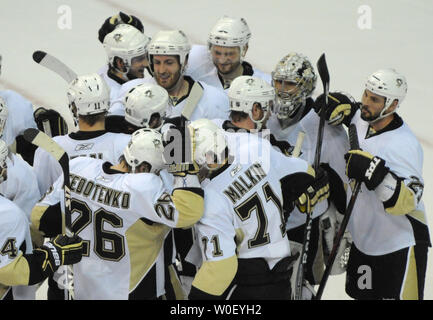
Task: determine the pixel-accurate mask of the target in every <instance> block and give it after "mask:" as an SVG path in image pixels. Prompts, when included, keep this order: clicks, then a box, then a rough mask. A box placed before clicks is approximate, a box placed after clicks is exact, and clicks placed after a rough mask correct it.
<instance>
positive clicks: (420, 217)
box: [408, 210, 427, 224]
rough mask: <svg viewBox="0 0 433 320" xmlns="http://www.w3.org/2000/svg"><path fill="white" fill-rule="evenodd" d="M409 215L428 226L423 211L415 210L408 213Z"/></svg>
mask: <svg viewBox="0 0 433 320" xmlns="http://www.w3.org/2000/svg"><path fill="white" fill-rule="evenodd" d="M408 215H409V216H411V217H412V218H414V219H416V220H418V221H419V222H421V223H423V224H427V220H426V217H425V214H424V212H423V211H421V210H413V211H412V212H410V213H408Z"/></svg>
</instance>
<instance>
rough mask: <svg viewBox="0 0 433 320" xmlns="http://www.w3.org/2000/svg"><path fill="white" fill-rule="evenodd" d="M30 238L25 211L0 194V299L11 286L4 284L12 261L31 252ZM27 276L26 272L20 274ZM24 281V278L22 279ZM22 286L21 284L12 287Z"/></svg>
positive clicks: (10, 279)
mask: <svg viewBox="0 0 433 320" xmlns="http://www.w3.org/2000/svg"><path fill="white" fill-rule="evenodd" d="M32 251H33V246H32V239H31V236H30V228H29V221H28V220H27V218H26V215H25V213H24V212H23V211H22V210H21V209H20V208H18V206H17V205H15V204H14V203H13V202H12V201H10V200H8V199H6V198H5V197H3V196H0V300H1V299H4V298H5V296H6V295H7V294H8V292H9V290H11V287H9V286H7V285H5V284H9V283H10V281H17V280H18V279H12V277H11V275H10V273H9V272H8V271H6V270H7V269H9V270H10V267H11V266H13V263H14V262H16V261H17V259H18V258H19V257H21V256H22V255H23V254H24V253H25V254H29V253H32ZM22 276H23V277H26V276H27V277H28V274H27V275H26V274H24V273H23V275H22ZM22 282H25V279H22ZM15 288H17V289H18V288H23V286H18V287H14V289H15Z"/></svg>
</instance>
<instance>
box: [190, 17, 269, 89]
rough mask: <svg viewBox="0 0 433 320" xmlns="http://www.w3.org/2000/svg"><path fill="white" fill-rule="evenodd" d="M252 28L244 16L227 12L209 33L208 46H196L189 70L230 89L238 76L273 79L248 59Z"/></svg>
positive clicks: (197, 75) (200, 79)
mask: <svg viewBox="0 0 433 320" xmlns="http://www.w3.org/2000/svg"><path fill="white" fill-rule="evenodd" d="M250 38H251V31H250V29H249V27H248V24H247V22H246V21H245V19H244V18H232V17H228V16H224V17H222V18H220V19H219V20H218V21H217V23H216V24H215V25H214V26H213V28H212V30H211V31H210V33H209V39H208V47H207V48H206V47H205V46H193V49H192V50H191V55H190V63H189V65H188V68H187V70H186V74H188V75H190V76H191V77H192V78H194V79H196V80H198V81H203V82H205V83H206V84H209V85H211V86H214V87H217V88H219V89H221V90H227V89H228V88H229V87H230V84H231V82H232V81H233V79H235V78H236V77H238V76H241V75H245V76H255V77H259V78H262V79H264V80H266V82H268V83H269V84H270V83H271V76H270V75H269V74H266V73H263V72H262V71H260V70H257V69H256V68H254V67H253V66H252V65H251V64H250V63H248V62H246V61H244V58H245V55H246V53H247V50H248V42H249V40H250Z"/></svg>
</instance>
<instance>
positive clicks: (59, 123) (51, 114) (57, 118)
mask: <svg viewBox="0 0 433 320" xmlns="http://www.w3.org/2000/svg"><path fill="white" fill-rule="evenodd" d="M33 117H34V118H35V122H36V125H37V126H38V129H39V130H41V131H43V132H45V133H46V134H47V135H49V136H50V137H55V136H62V135H65V134H67V133H68V125H67V123H66V121H65V119H64V118H63V117H62V116H61V115H60V113H58V112H57V111H55V110H53V109H49V110H47V109H45V108H43V107H39V108H37V109H36V110H35V112H33Z"/></svg>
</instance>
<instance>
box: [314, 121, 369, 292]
mask: <svg viewBox="0 0 433 320" xmlns="http://www.w3.org/2000/svg"><path fill="white" fill-rule="evenodd" d="M349 141H350V149H351V150H354V149H359V142H358V134H357V132H356V126H355V125H354V124H351V125H350V127H349ZM360 189H361V183H360V182H359V181H356V182H355V187H354V189H353V192H352V196H351V197H350V201H349V204H348V206H347V209H346V213H345V214H344V218H343V221H341V226H340V229H339V230H338V233H337V235H336V237H335V239H334V245H333V247H332V250H331V253H330V254H329V258H328V262H327V263H326V268H325V273H324V274H323V277H322V280H320V285H319V289H318V290H317V294H316V296H315V297H314V299H315V300H320V298H321V297H322V294H323V290H324V289H325V285H326V281H328V277H329V275H330V273H331V269H332V266H333V265H334V261H335V258H336V256H337V252H338V248H339V247H340V243H341V239H343V235H344V232H345V231H346V227H347V224H348V222H349V219H350V216H351V215H352V210H353V206H354V205H355V201H356V198H357V197H358V193H359V190H360Z"/></svg>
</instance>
